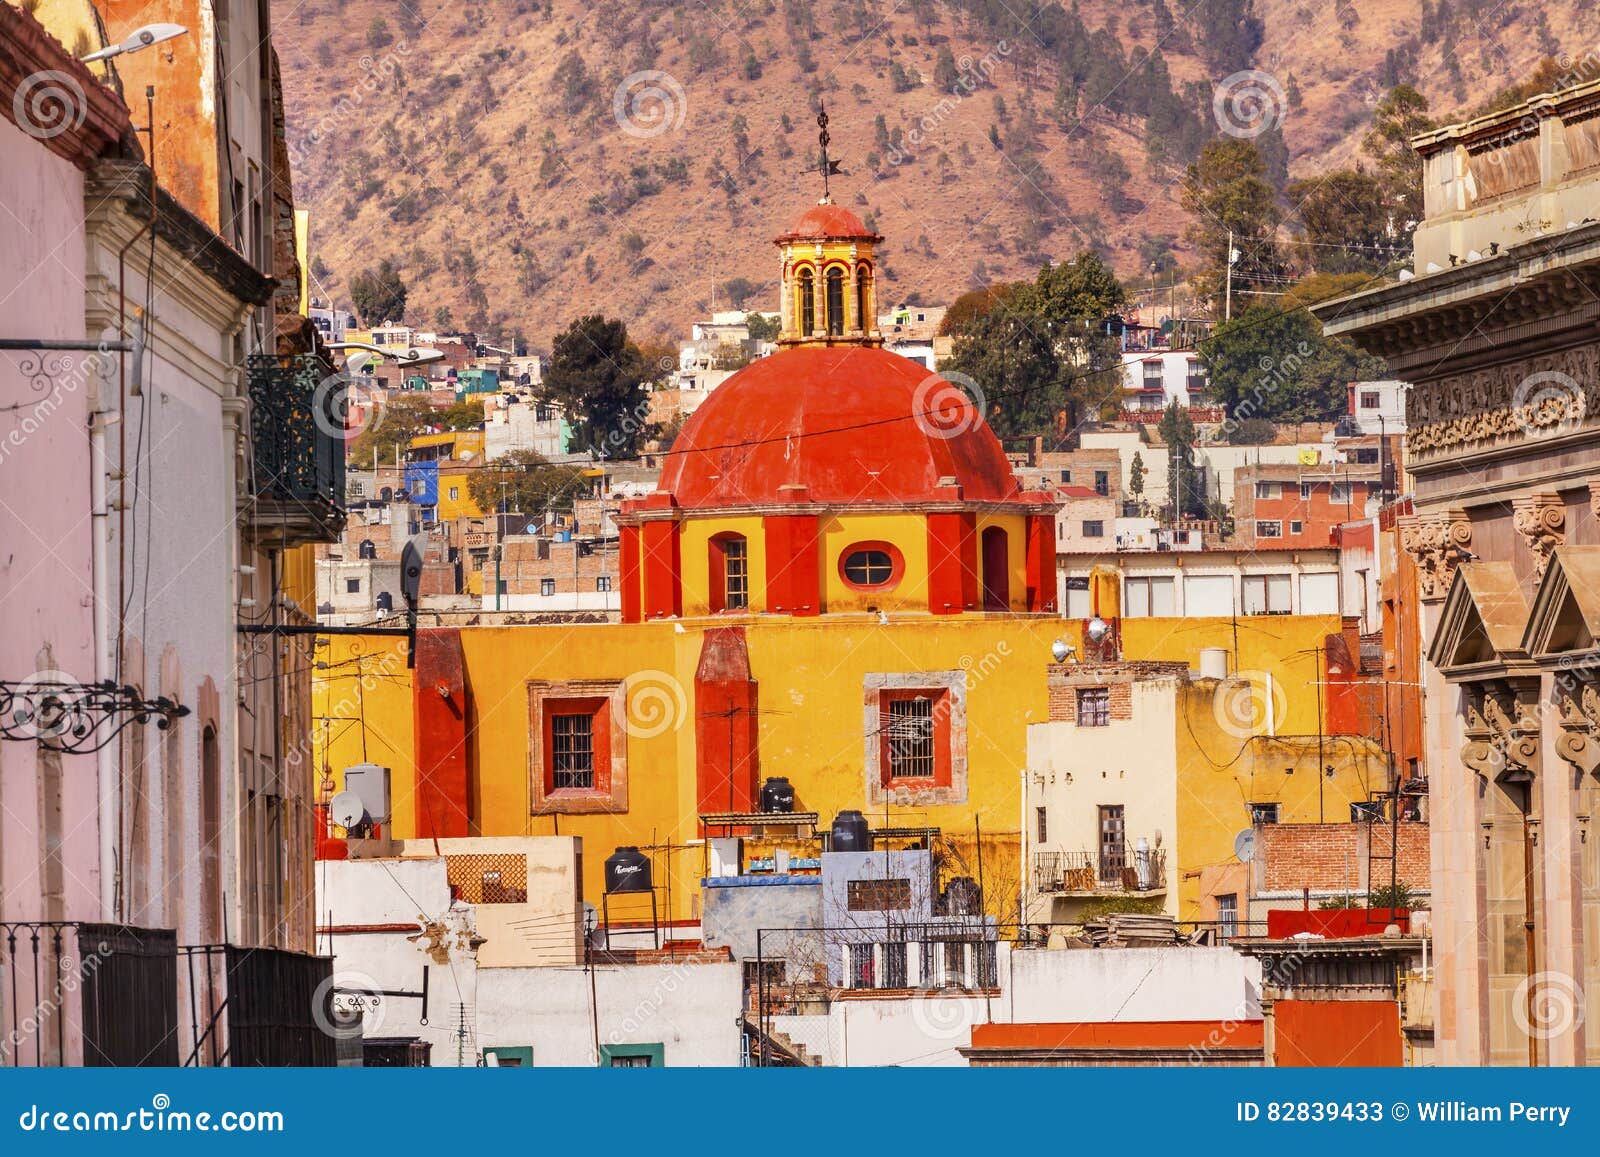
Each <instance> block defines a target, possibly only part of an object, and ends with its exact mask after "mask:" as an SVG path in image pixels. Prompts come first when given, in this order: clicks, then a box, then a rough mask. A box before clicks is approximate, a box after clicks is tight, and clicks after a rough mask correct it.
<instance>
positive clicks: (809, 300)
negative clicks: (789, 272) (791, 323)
mask: <svg viewBox="0 0 1600 1157" xmlns="http://www.w3.org/2000/svg"><path fill="white" fill-rule="evenodd" d="M799 285H800V301H799V309H800V333H801V334H802V335H803V336H807V337H809V336H810V335H811V333H812V331H813V330H815V329H816V328H817V288H816V284H815V283H814V282H813V281H812V278H811V270H810V268H809V267H807V268H804V269H801V270H800V280H799Z"/></svg>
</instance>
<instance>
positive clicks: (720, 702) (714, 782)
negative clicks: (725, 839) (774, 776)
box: [694, 627, 760, 812]
mask: <svg viewBox="0 0 1600 1157" xmlns="http://www.w3.org/2000/svg"><path fill="white" fill-rule="evenodd" d="M694 700H695V724H694V739H695V786H696V789H697V790H696V798H697V800H698V801H699V806H700V810H701V811H702V812H707V811H742V812H749V811H754V810H755V805H756V791H757V788H756V778H757V775H758V774H759V772H760V760H759V752H758V749H757V735H758V733H759V723H760V720H759V716H758V713H757V696H756V681H755V680H754V679H753V678H751V676H750V653H749V651H748V650H747V649H746V647H745V637H744V628H743V627H713V628H711V629H710V630H708V631H707V632H706V633H705V637H704V640H703V641H702V643H701V645H700V665H699V666H698V667H697V668H696V669H695V673H694Z"/></svg>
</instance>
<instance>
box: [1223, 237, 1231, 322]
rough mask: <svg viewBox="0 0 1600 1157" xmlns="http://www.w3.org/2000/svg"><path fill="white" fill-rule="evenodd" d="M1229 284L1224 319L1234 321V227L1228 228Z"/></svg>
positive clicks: (1224, 306)
mask: <svg viewBox="0 0 1600 1157" xmlns="http://www.w3.org/2000/svg"><path fill="white" fill-rule="evenodd" d="M1227 284H1228V289H1227V294H1226V297H1225V304H1224V305H1223V312H1222V320H1223V321H1232V320H1233V230H1232V229H1229V230H1228V275H1227Z"/></svg>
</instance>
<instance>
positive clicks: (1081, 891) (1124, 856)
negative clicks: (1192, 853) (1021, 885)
mask: <svg viewBox="0 0 1600 1157" xmlns="http://www.w3.org/2000/svg"><path fill="white" fill-rule="evenodd" d="M1033 880H1034V885H1033V886H1034V891H1036V892H1040V893H1066V894H1069V895H1097V894H1101V893H1122V892H1159V891H1162V890H1164V889H1165V888H1166V886H1167V853H1166V851H1165V849H1162V848H1137V847H1128V846H1126V845H1125V846H1124V847H1123V848H1122V849H1121V850H1120V851H1106V852H1102V853H1101V854H1099V855H1096V854H1095V853H1093V852H1035V853H1034V854H1033Z"/></svg>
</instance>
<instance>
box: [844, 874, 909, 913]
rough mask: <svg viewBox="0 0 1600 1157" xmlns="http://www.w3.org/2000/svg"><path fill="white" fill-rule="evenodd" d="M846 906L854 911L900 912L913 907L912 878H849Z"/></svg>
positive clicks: (846, 889)
mask: <svg viewBox="0 0 1600 1157" xmlns="http://www.w3.org/2000/svg"><path fill="white" fill-rule="evenodd" d="M844 888H845V907H846V908H848V909H849V910H850V911H852V912H898V911H902V910H904V909H906V908H909V907H911V881H910V880H848V881H846V882H845V886H844Z"/></svg>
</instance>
